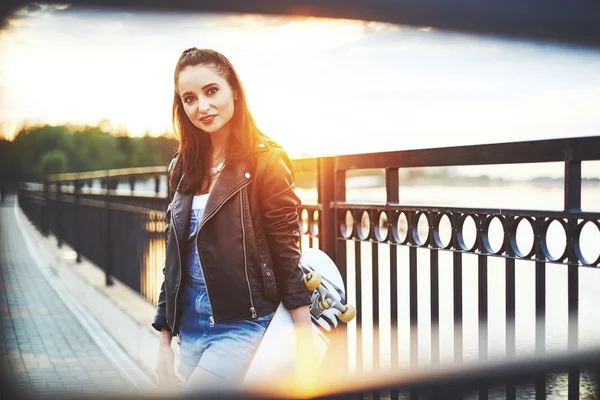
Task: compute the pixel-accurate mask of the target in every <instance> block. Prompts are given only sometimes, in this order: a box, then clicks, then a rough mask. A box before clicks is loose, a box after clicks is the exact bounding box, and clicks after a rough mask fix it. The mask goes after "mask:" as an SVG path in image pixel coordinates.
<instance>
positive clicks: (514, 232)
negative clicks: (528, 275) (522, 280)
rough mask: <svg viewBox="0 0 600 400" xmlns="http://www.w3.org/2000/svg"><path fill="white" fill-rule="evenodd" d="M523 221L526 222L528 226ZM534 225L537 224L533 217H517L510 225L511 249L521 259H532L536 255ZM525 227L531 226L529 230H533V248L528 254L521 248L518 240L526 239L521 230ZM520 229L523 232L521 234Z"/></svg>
mask: <svg viewBox="0 0 600 400" xmlns="http://www.w3.org/2000/svg"><path fill="white" fill-rule="evenodd" d="M523 221H526V222H527V223H528V224H527V223H526V222H523ZM534 224H535V223H534V220H533V218H532V217H517V218H515V219H514V220H513V221H512V222H511V223H510V226H509V229H510V230H509V232H510V240H509V245H510V249H511V251H512V252H513V253H514V254H515V255H516V256H517V257H519V258H531V257H533V255H534V254H535V233H534V229H533V227H534ZM524 226H529V229H530V230H531V248H530V249H529V251H527V252H524V251H523V249H522V248H521V246H519V239H518V238H519V237H524V235H525V233H524V232H523V231H522V228H521V227H524ZM519 229H521V232H519Z"/></svg>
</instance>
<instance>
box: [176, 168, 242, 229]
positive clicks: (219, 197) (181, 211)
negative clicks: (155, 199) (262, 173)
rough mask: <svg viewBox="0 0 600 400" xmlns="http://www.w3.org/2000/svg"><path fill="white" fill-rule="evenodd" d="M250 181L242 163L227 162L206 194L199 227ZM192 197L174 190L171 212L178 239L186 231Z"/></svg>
mask: <svg viewBox="0 0 600 400" xmlns="http://www.w3.org/2000/svg"><path fill="white" fill-rule="evenodd" d="M251 182H252V176H251V175H250V172H248V168H247V167H246V165H245V164H244V163H242V162H239V161H233V162H228V163H227V164H226V165H225V168H223V171H222V172H221V175H219V177H218V178H217V181H216V182H215V184H214V186H213V188H212V190H211V191H210V194H209V195H208V200H207V202H206V208H205V209H204V213H203V216H202V219H201V220H200V222H199V226H200V227H201V226H202V225H203V224H204V222H205V221H206V220H207V219H210V218H211V217H212V216H213V215H214V214H215V213H216V212H217V211H218V210H219V209H220V208H221V206H222V205H223V204H224V203H225V202H226V201H227V200H228V199H229V198H231V197H232V196H233V195H234V194H235V193H236V192H238V191H240V190H241V189H242V188H244V187H246V186H247V185H249V184H250V183H251ZM180 183H181V181H180ZM193 197H194V196H193V194H182V193H180V192H179V191H175V194H174V196H173V202H172V205H171V214H172V219H173V223H174V224H175V231H176V233H177V235H178V237H179V240H180V241H181V240H182V239H183V236H184V234H187V231H188V227H189V221H190V215H191V210H192V200H193Z"/></svg>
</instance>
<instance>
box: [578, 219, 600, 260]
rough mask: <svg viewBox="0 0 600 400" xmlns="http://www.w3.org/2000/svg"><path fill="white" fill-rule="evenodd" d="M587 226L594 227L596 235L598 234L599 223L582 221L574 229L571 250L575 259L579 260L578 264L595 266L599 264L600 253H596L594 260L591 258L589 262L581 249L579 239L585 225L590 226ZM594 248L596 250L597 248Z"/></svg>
mask: <svg viewBox="0 0 600 400" xmlns="http://www.w3.org/2000/svg"><path fill="white" fill-rule="evenodd" d="M588 224H591V225H592V226H595V227H596V229H597V231H598V233H600V222H599V221H594V220H587V221H586V220H584V221H580V222H579V223H578V224H577V228H576V229H575V234H574V235H573V250H574V252H575V256H576V257H577V259H578V260H579V262H580V263H582V264H583V265H585V266H588V267H590V266H595V265H598V264H600V251H598V252H597V253H598V255H597V257H596V258H595V259H594V256H592V258H591V259H592V260H593V261H590V259H589V258H587V257H585V255H584V254H583V249H582V246H581V237H582V234H583V230H584V229H585V227H586V225H587V226H590V225H588ZM598 243H599V244H598V247H600V242H598ZM598 247H596V249H597V248H598Z"/></svg>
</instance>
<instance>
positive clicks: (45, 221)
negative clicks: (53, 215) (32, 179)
mask: <svg viewBox="0 0 600 400" xmlns="http://www.w3.org/2000/svg"><path fill="white" fill-rule="evenodd" d="M49 186H50V183H49V182H48V178H46V179H45V180H44V205H43V207H44V210H43V212H42V234H43V235H44V236H48V231H49V230H50V227H49V224H50V223H49V221H48V218H49V216H50V196H49V191H50V188H49Z"/></svg>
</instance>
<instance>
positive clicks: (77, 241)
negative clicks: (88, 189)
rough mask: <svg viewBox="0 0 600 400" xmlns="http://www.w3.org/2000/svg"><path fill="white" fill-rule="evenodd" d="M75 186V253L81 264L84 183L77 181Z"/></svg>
mask: <svg viewBox="0 0 600 400" xmlns="http://www.w3.org/2000/svg"><path fill="white" fill-rule="evenodd" d="M73 184H74V185H75V218H74V222H73V225H74V226H73V229H74V230H75V235H74V238H75V243H74V245H75V251H76V252H77V258H76V259H75V261H76V262H77V263H80V262H81V233H82V232H80V231H79V230H80V227H81V221H80V219H81V215H82V212H81V186H82V185H83V182H82V181H81V180H79V179H75V181H74V182H73Z"/></svg>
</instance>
